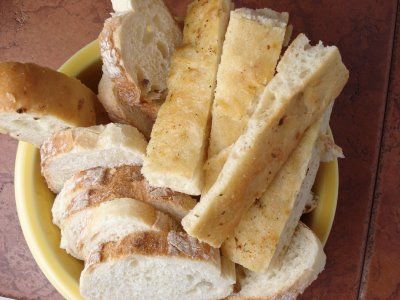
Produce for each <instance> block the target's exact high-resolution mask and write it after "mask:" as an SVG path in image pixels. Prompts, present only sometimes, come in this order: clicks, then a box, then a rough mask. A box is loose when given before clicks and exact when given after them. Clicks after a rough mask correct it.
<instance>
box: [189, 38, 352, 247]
mask: <svg viewBox="0 0 400 300" xmlns="http://www.w3.org/2000/svg"><path fill="white" fill-rule="evenodd" d="M277 69H278V73H277V75H275V77H274V78H273V79H272V80H271V81H270V83H269V84H268V85H267V87H266V89H265V91H264V92H263V95H262V97H261V98H260V101H259V102H258V104H257V106H256V109H255V112H254V113H253V115H252V116H251V118H250V120H249V123H248V127H247V129H246V131H245V132H244V133H243V135H241V136H240V138H239V139H238V140H237V142H236V143H235V144H234V146H233V148H232V150H231V151H230V153H229V156H228V159H227V161H226V163H225V164H224V167H223V169H222V171H221V173H220V174H219V176H218V179H217V181H216V183H215V184H214V185H213V186H212V187H211V188H210V189H209V190H208V191H207V192H206V193H205V194H203V195H202V197H201V200H200V202H199V203H198V204H197V205H196V207H195V208H194V209H193V210H192V211H191V212H190V213H189V214H188V215H187V216H186V217H185V218H184V219H183V220H182V224H183V226H184V228H185V230H186V231H187V232H188V233H189V234H190V235H191V236H194V237H197V238H198V239H199V240H201V241H205V242H207V243H209V244H210V245H212V246H215V247H219V246H220V245H221V244H222V242H224V241H225V239H226V238H227V237H228V236H229V235H231V234H232V233H233V230H234V228H235V227H236V226H237V225H238V224H239V222H240V220H241V218H242V216H243V214H244V213H245V212H246V211H247V210H248V209H249V208H250V206H251V205H252V204H253V203H254V201H255V200H256V198H259V197H261V196H262V195H263V193H264V192H265V190H266V189H267V187H268V185H269V184H270V183H271V181H272V180H273V178H274V177H275V175H276V174H277V172H278V171H279V169H280V168H281V167H282V165H283V164H284V163H285V161H286V160H287V159H288V157H289V155H290V153H291V152H292V151H293V150H294V149H295V148H296V146H297V145H298V143H299V141H300V139H301V137H302V135H303V133H304V132H305V130H306V129H307V128H308V127H309V126H311V125H312V124H313V123H315V122H316V121H317V120H318V119H319V118H320V117H321V116H322V114H323V113H324V111H325V110H326V108H327V106H328V105H329V104H331V103H332V102H333V101H334V99H335V98H336V97H337V96H338V95H339V93H340V92H341V90H342V89H343V87H344V85H345V83H346V82H347V79H348V70H347V69H346V67H345V66H344V65H343V63H342V60H341V57H340V53H339V50H338V49H337V48H336V47H334V46H332V47H324V46H323V45H322V43H320V44H318V45H316V46H311V45H310V44H309V40H308V39H307V37H306V36H305V35H303V34H300V35H299V36H298V37H297V38H296V39H295V40H294V42H293V43H292V44H291V45H290V46H289V48H288V50H287V51H286V53H285V54H284V56H283V58H282V60H281V61H280V63H279V65H278V67H277Z"/></svg>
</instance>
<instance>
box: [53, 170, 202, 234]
mask: <svg viewBox="0 0 400 300" xmlns="http://www.w3.org/2000/svg"><path fill="white" fill-rule="evenodd" d="M114 198H133V199H136V200H139V201H142V202H145V203H148V204H150V205H152V206H154V207H155V208H157V209H158V210H160V211H162V212H165V213H168V214H169V215H171V216H173V217H174V218H175V219H176V220H178V221H180V220H181V219H182V218H183V217H184V216H185V215H186V214H187V213H188V212H189V211H190V210H191V209H192V208H193V207H194V206H195V205H196V200H195V199H193V198H191V197H190V196H187V195H184V194H181V193H178V192H173V191H171V190H170V189H165V188H156V187H151V186H150V185H149V184H148V182H147V181H146V180H145V179H144V178H143V176H142V175H141V172H140V167H139V166H120V167H116V168H102V167H97V168H93V169H88V170H85V171H81V172H79V173H77V174H75V175H74V176H73V177H72V178H70V179H69V180H68V181H67V182H66V183H65V185H64V188H63V189H62V190H61V192H60V193H59V194H58V195H57V197H56V199H55V201H54V205H53V208H52V213H53V222H54V224H56V225H58V226H61V223H62V220H63V219H65V218H67V217H68V216H70V215H72V214H74V213H76V212H79V211H81V210H84V209H86V208H88V207H95V206H98V205H99V204H100V203H103V202H106V201H109V200H110V199H114Z"/></svg>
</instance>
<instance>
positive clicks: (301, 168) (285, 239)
mask: <svg viewBox="0 0 400 300" xmlns="http://www.w3.org/2000/svg"><path fill="white" fill-rule="evenodd" d="M331 110H332V107H329V108H328V109H327V111H326V112H325V114H324V116H323V117H322V118H321V119H320V120H319V121H318V122H317V123H315V124H314V125H312V126H311V127H310V128H309V129H308V130H307V131H306V132H305V134H304V136H303V138H302V139H301V141H300V143H299V145H298V146H297V148H296V149H295V150H294V151H293V152H292V154H291V155H290V157H289V159H288V160H287V161H286V163H285V164H284V165H283V167H282V169H281V170H280V171H279V172H278V174H277V175H276V176H275V178H274V180H273V181H272V183H271V184H270V185H269V187H268V189H267V190H266V192H265V193H264V195H263V196H262V197H261V198H260V199H258V200H257V201H256V202H255V203H254V204H253V205H252V206H251V207H250V209H249V210H248V211H247V212H246V213H245V214H244V215H243V217H242V219H241V221H240V223H239V225H238V226H236V228H235V230H234V233H233V234H232V235H231V236H230V237H229V238H228V239H227V240H226V241H225V242H224V243H223V244H222V249H223V252H224V254H225V255H226V256H227V257H229V258H230V259H231V260H232V261H234V262H235V263H237V264H240V265H242V266H244V267H246V268H247V269H250V270H252V271H256V272H263V271H265V270H267V269H268V267H269V265H270V263H271V261H273V260H274V258H275V257H277V256H278V255H279V254H280V253H281V251H282V250H283V249H284V248H285V247H286V246H287V245H288V244H289V242H290V239H291V237H292V234H293V232H294V230H295V228H296V226H297V223H298V222H299V220H300V217H301V214H302V213H303V210H304V207H305V204H306V202H307V200H308V199H309V196H310V195H311V188H312V185H313V183H314V181H315V176H316V175H317V171H318V167H319V162H320V157H321V151H322V149H320V147H318V146H319V145H318V144H319V143H318V141H319V137H320V136H321V134H324V133H325V132H326V129H327V127H328V123H329V117H330V114H331Z"/></svg>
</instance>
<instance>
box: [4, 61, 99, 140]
mask: <svg viewBox="0 0 400 300" xmlns="http://www.w3.org/2000/svg"><path fill="white" fill-rule="evenodd" d="M97 101H98V100H97V97H96V95H95V94H94V93H93V92H92V91H91V90H90V89H89V88H87V87H86V86H85V85H83V84H82V83H81V82H80V81H79V80H77V79H75V78H70V77H68V76H67V75H64V74H62V73H59V72H56V71H54V70H51V69H48V68H45V67H41V66H38V65H35V64H31V63H25V64H23V63H17V62H2V63H0V133H8V134H10V135H11V136H12V137H14V138H16V139H18V140H21V141H26V142H29V143H31V144H33V145H35V146H36V147H40V146H41V144H42V143H43V141H44V140H45V139H46V138H48V137H49V136H51V135H52V134H53V133H55V132H57V131H59V130H61V129H64V128H68V127H77V126H92V125H96V110H95V108H96V105H97V103H96V102H97Z"/></svg>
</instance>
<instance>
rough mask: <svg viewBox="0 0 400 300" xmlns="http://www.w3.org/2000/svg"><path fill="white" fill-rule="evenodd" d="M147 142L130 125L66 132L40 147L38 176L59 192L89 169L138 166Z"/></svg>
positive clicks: (53, 136)
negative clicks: (39, 173) (78, 174)
mask: <svg viewBox="0 0 400 300" xmlns="http://www.w3.org/2000/svg"><path fill="white" fill-rule="evenodd" d="M146 146H147V141H146V140H145V138H144V137H143V135H142V134H141V133H140V132H139V131H138V130H137V129H136V128H135V127H132V126H130V125H122V124H113V123H110V124H108V125H105V126H103V125H99V126H92V127H87V128H81V127H79V128H73V129H66V130H63V131H60V132H57V133H55V134H54V135H52V136H51V137H50V138H48V139H47V140H46V141H45V142H44V143H43V145H42V147H41V148H40V157H41V166H42V174H43V176H44V178H45V179H46V181H47V184H48V186H49V188H50V189H51V190H52V191H53V192H55V193H59V192H60V191H61V189H62V187H63V185H64V183H65V181H67V180H68V179H69V178H71V177H72V176H73V175H74V174H75V173H77V172H79V171H82V170H86V169H90V168H93V167H107V168H112V167H117V166H121V165H141V164H142V162H143V159H144V156H145V151H146Z"/></svg>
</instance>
